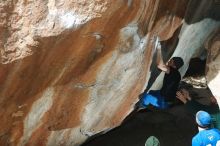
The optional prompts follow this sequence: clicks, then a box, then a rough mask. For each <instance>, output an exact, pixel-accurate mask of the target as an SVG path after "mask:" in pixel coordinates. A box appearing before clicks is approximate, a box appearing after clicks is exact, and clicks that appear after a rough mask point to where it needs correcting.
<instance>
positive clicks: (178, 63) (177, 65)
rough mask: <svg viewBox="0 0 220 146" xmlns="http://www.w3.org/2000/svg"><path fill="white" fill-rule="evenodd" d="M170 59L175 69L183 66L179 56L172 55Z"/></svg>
mask: <svg viewBox="0 0 220 146" xmlns="http://www.w3.org/2000/svg"><path fill="white" fill-rule="evenodd" d="M172 59H173V62H174V64H175V66H176V68H177V69H179V68H180V67H182V66H183V64H184V62H183V59H182V58H181V57H173V58H172Z"/></svg>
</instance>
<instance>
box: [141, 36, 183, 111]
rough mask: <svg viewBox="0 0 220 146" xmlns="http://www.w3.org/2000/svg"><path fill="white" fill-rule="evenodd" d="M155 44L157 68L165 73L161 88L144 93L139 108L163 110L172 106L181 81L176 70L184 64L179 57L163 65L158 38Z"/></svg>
mask: <svg viewBox="0 0 220 146" xmlns="http://www.w3.org/2000/svg"><path fill="white" fill-rule="evenodd" d="M155 44H156V49H157V67H158V69H160V70H161V71H163V72H165V76H164V79H163V86H162V88H161V89H160V90H154V91H153V90H151V91H149V93H144V95H143V97H142V99H141V101H140V108H145V107H147V106H148V105H153V106H154V107H157V108H159V109H165V108H168V107H169V106H170V105H172V104H173V101H174V100H175V98H176V91H177V89H178V86H179V82H180V80H181V75H180V73H179V71H178V69H179V68H180V67H182V66H183V64H184V62H183V59H182V58H181V57H173V58H171V59H170V60H169V61H168V62H167V64H165V63H164V62H163V58H162V54H161V45H160V43H159V39H158V38H157V41H156V43H155Z"/></svg>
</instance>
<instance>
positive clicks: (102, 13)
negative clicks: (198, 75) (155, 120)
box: [0, 0, 220, 146]
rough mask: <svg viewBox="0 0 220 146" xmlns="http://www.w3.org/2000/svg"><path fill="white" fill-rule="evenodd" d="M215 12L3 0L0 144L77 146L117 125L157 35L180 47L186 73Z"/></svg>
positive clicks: (162, 2)
mask: <svg viewBox="0 0 220 146" xmlns="http://www.w3.org/2000/svg"><path fill="white" fill-rule="evenodd" d="M195 5H196V6H197V8H196V9H195V10H194V6H195ZM204 7H205V8H206V9H205V10H206V11H204V13H202V14H200V12H201V11H203V10H204V9H203V8H204ZM218 10H219V1H218V0H213V1H210V0H204V1H198V0H191V1H189V0H135V1H134V0H133V1H132V0H118V1H110V0H105V1H102V0H90V1H88V0H71V1H64V0H60V1H56V0H48V1H44V0H35V1H33V0H17V1H13V0H4V1H1V2H0V12H1V15H0V49H1V55H0V59H1V64H0V77H1V78H0V86H1V88H0V105H1V106H0V115H1V117H2V119H1V122H0V125H1V126H0V145H42V146H43V145H49V146H56V145H73V146H76V145H79V144H81V143H82V142H83V141H85V140H86V139H87V138H88V137H89V136H91V135H94V134H96V133H98V132H101V131H104V130H108V129H110V128H113V127H115V126H118V125H119V124H120V123H121V121H122V120H123V119H124V118H125V116H126V115H127V114H128V113H129V112H130V111H131V110H132V108H133V106H134V104H135V102H136V101H137V100H138V95H139V94H140V93H141V92H142V91H143V90H144V88H145V86H146V85H147V83H148V79H149V77H150V65H151V63H152V58H153V54H154V53H155V50H154V41H153V40H154V36H159V37H160V38H161V40H162V41H164V42H165V43H167V44H170V45H171V44H178V45H177V48H176V50H175V52H174V55H177V56H183V58H184V59H185V61H186V66H185V67H184V68H183V70H182V72H183V73H184V71H185V70H186V69H187V63H188V61H189V59H190V58H191V57H193V56H194V55H200V52H201V50H203V49H204V48H202V45H203V43H204V41H205V40H207V37H208V36H209V35H210V34H211V33H212V32H213V30H215V29H216V28H218V27H219V24H220V23H219V19H218V18H219V17H218V14H219V11H218ZM201 16H202V17H201ZM179 31H180V35H178V34H179ZM176 40H179V43H177V41H176ZM192 40H193V41H192ZM173 46H174V47H173V48H175V45H173ZM173 51H174V50H172V49H171V50H169V49H168V50H167V51H166V52H168V54H172V53H169V52H173ZM189 54H190V55H189ZM168 57H169V55H168ZM168 57H167V58H168ZM156 84H158V83H156Z"/></svg>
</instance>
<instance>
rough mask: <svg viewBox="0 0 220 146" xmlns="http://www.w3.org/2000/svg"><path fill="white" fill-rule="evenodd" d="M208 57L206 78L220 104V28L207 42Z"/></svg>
mask: <svg viewBox="0 0 220 146" xmlns="http://www.w3.org/2000/svg"><path fill="white" fill-rule="evenodd" d="M206 48H207V50H208V57H207V62H206V78H207V81H208V86H209V88H210V89H211V91H212V94H213V95H214V96H215V97H216V99H217V101H218V103H220V93H219V86H220V28H218V29H217V30H215V31H214V32H213V33H212V35H210V37H209V38H208V40H207V42H206Z"/></svg>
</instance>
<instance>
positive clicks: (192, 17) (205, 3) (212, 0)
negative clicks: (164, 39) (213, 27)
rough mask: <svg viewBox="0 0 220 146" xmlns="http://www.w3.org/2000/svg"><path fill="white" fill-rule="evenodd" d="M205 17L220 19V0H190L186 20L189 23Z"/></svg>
mask: <svg viewBox="0 0 220 146" xmlns="http://www.w3.org/2000/svg"><path fill="white" fill-rule="evenodd" d="M205 18H210V19H213V20H216V21H219V20H220V0H190V1H189V3H188V6H187V10H186V15H185V21H186V23H188V24H193V23H196V22H199V21H201V20H203V19H205Z"/></svg>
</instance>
